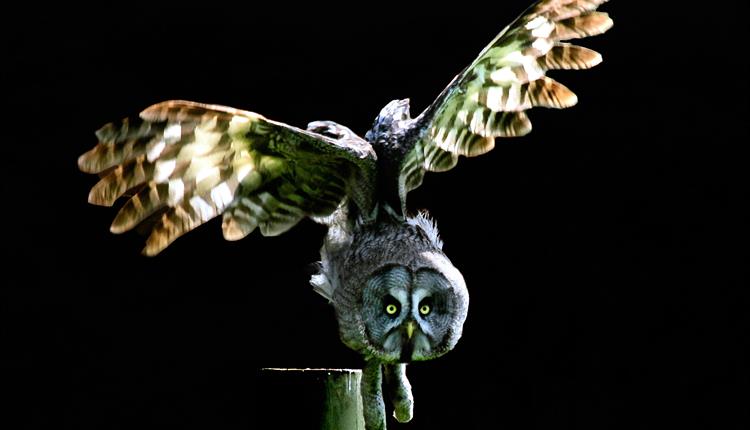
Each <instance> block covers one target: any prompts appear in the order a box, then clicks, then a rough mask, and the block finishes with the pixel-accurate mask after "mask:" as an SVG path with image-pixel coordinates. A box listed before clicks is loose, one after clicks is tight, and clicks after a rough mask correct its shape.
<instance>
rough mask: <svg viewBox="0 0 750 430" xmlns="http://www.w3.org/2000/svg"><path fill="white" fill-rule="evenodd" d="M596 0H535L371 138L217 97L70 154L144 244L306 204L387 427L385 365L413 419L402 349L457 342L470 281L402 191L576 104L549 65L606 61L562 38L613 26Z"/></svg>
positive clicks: (295, 216) (371, 407) (436, 348)
mask: <svg viewBox="0 0 750 430" xmlns="http://www.w3.org/2000/svg"><path fill="white" fill-rule="evenodd" d="M605 1H606V0H542V1H538V2H537V3H535V4H534V5H533V6H531V7H530V8H529V9H528V10H527V11H526V12H525V13H524V14H522V15H521V16H520V17H519V18H518V19H517V20H515V21H514V22H513V23H512V24H511V25H509V26H508V27H507V28H506V29H505V30H503V31H502V32H501V33H500V34H499V35H498V36H497V37H496V38H495V39H494V40H493V41H492V42H491V43H490V45H488V46H487V47H486V48H485V49H484V50H483V51H482V52H481V53H480V55H479V56H478V57H477V59H476V60H475V61H474V62H473V63H472V64H471V65H469V66H468V67H467V68H466V69H464V71H463V72H461V73H460V74H459V75H457V76H456V77H455V79H454V80H453V81H452V82H451V84H450V85H449V86H448V87H447V88H446V89H445V90H444V91H443V92H442V93H441V94H440V96H439V97H438V98H437V100H435V102H434V103H433V104H431V105H430V106H429V107H428V108H427V109H425V111H424V112H422V113H421V114H420V115H419V116H417V117H416V118H411V114H410V106H409V101H408V99H407V100H395V101H393V102H391V103H389V104H388V105H387V106H386V107H384V108H383V109H382V110H381V112H380V114H379V115H378V117H377V118H376V120H375V123H374V124H373V126H372V128H371V129H370V130H369V131H368V132H367V133H366V134H365V136H364V138H361V137H359V136H358V135H357V134H356V133H354V132H353V131H351V130H350V129H348V128H346V127H344V126H342V125H339V124H336V123H334V122H331V121H316V122H312V123H310V124H309V125H308V127H307V129H306V130H302V129H298V128H295V127H291V126H288V125H286V124H282V123H279V122H275V121H271V120H268V119H266V118H264V117H263V116H261V115H258V114H256V113H253V112H247V111H242V110H237V109H233V108H229V107H225V106H218V105H206V104H200V103H195V102H187V101H167V102H163V103H159V104H157V105H154V106H152V107H150V108H148V109H146V110H144V111H143V112H142V113H141V115H140V118H137V119H133V120H124V121H122V122H121V123H119V124H117V125H114V124H108V125H106V126H105V127H103V128H102V129H101V130H99V131H98V132H97V137H98V139H99V144H98V145H97V146H96V147H94V148H93V149H92V150H91V151H89V152H87V153H85V154H83V155H82V156H81V157H80V158H79V160H78V165H79V167H80V169H81V170H83V171H84V172H89V173H99V174H100V175H102V179H101V180H100V181H99V183H98V184H96V185H95V186H94V187H93V188H92V190H91V193H90V194H89V201H90V202H91V203H93V204H98V205H106V206H111V205H113V204H114V202H115V201H116V200H117V199H118V198H120V197H122V196H125V195H128V196H129V198H128V200H127V201H126V203H125V204H124V206H123V207H122V208H121V209H120V211H119V213H118V214H117V216H116V217H115V220H114V222H113V223H112V227H111V230H112V232H114V233H122V232H124V231H127V230H130V229H132V228H134V227H136V226H138V225H139V224H142V223H149V222H151V223H153V224H150V226H149V227H150V232H151V234H150V236H149V238H148V241H147V244H146V247H145V248H144V251H143V252H144V254H146V255H156V254H158V253H159V252H161V251H162V250H164V249H165V248H166V247H167V246H169V245H170V244H171V243H172V242H173V241H174V240H176V239H177V238H179V237H180V236H181V235H183V234H185V233H186V232H188V231H190V230H192V229H194V228H196V227H198V226H199V225H201V224H203V223H206V222H207V221H209V220H211V219H212V218H214V217H217V216H219V215H221V216H222V218H223V220H222V230H223V234H224V237H225V238H226V239H227V240H238V239H241V238H244V237H245V236H247V235H248V234H249V233H251V232H252V231H253V230H255V229H256V228H257V229H259V230H260V232H261V234H263V235H265V236H273V235H278V234H281V233H283V232H285V231H287V230H288V229H290V228H291V227H293V226H294V225H295V224H297V223H298V222H299V221H300V220H301V219H303V218H304V217H311V218H312V219H314V220H316V221H317V222H320V223H322V224H324V225H326V226H327V227H328V233H327V235H326V238H325V240H324V243H323V246H322V248H321V261H320V271H319V273H318V274H317V275H315V276H313V278H312V279H311V283H312V285H313V287H314V289H315V291H316V292H318V293H319V294H321V295H322V296H323V297H325V298H326V299H328V300H329V301H330V302H331V303H332V305H333V307H334V309H335V312H336V317H337V319H338V322H339V334H340V337H341V340H342V341H343V342H344V343H345V344H346V345H347V346H349V347H350V348H352V349H354V350H356V351H358V352H359V353H361V354H362V355H363V357H364V358H365V361H366V365H365V374H364V379H363V386H362V393H363V398H364V399H365V406H366V413H365V415H366V422H367V428H368V429H379V428H384V426H385V415H384V406H383V398H382V391H381V390H382V387H383V378H385V386H386V388H387V389H389V390H390V391H391V394H392V395H391V396H390V397H391V398H392V399H393V402H394V408H395V416H396V418H397V419H398V420H399V421H408V420H409V419H411V416H412V411H413V398H412V396H411V389H410V386H409V383H408V380H407V379H406V373H405V363H409V362H412V361H421V360H428V359H432V358H436V357H438V356H440V355H442V354H445V353H446V352H448V351H450V350H451V349H452V348H453V347H454V346H455V345H456V342H457V341H458V340H459V338H460V337H461V332H462V329H463V323H464V321H465V319H466V314H467V310H468V303H469V295H468V291H467V289H466V285H465V283H464V279H463V277H462V275H461V273H460V272H459V271H458V270H457V269H456V268H455V267H454V266H453V265H452V264H451V262H450V260H449V259H448V258H447V257H446V256H445V254H444V253H443V251H442V242H441V240H440V238H439V235H438V232H437V227H436V225H435V223H434V222H433V221H432V220H431V219H430V218H429V217H428V215H427V214H426V213H420V214H417V215H416V216H410V215H409V212H408V208H407V199H406V197H407V194H408V192H409V191H411V190H413V189H415V188H417V187H419V186H420V185H421V183H422V179H423V177H424V174H425V172H443V171H446V170H450V169H452V168H453V167H454V166H455V165H456V163H457V162H458V158H459V156H466V157H473V156H477V155H481V154H484V153H486V152H487V151H489V150H491V149H492V148H493V147H494V145H495V138H505V137H516V136H523V135H525V134H527V133H528V132H530V131H531V122H530V121H529V118H528V116H527V115H526V113H525V111H526V110H528V109H530V108H532V107H535V106H541V107H549V108H565V107H569V106H572V105H573V104H575V103H576V102H577V98H576V96H575V94H574V93H573V92H572V91H570V90H569V89H568V88H566V87H565V86H563V85H562V84H559V83H558V82H556V81H554V80H552V79H551V78H549V77H547V76H546V72H547V71H549V70H553V69H586V68H589V67H593V66H595V65H597V64H599V63H600V62H601V56H599V54H598V53H596V52H594V51H591V50H589V49H586V48H582V47H579V46H575V45H570V44H567V43H563V42H562V41H564V40H568V39H575V38H581V37H586V36H590V35H595V34H600V33H603V32H604V31H606V30H607V29H608V28H609V27H610V26H611V25H612V21H611V20H610V19H609V18H608V17H607V15H606V14H604V13H601V12H596V11H595V10H596V8H597V7H598V6H599V5H600V4H602V3H604V2H605Z"/></svg>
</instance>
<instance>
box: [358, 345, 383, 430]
mask: <svg viewBox="0 0 750 430" xmlns="http://www.w3.org/2000/svg"><path fill="white" fill-rule="evenodd" d="M360 388H361V393H362V413H363V415H364V417H365V429H366V430H385V403H384V402H383V372H382V369H381V364H380V361H378V360H376V359H374V358H371V359H368V360H366V361H365V367H364V369H362V385H361V387H360Z"/></svg>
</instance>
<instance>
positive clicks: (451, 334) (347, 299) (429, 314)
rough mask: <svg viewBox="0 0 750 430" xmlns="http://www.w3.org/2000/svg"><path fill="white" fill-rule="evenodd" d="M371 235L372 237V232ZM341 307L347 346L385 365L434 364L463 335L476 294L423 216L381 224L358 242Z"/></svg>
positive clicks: (339, 296) (341, 290)
mask: <svg viewBox="0 0 750 430" xmlns="http://www.w3.org/2000/svg"><path fill="white" fill-rule="evenodd" d="M367 233H369V234H367ZM352 248H353V251H352V253H351V254H350V255H349V257H348V258H347V262H346V264H345V266H346V269H345V270H347V271H348V272H350V273H354V274H355V275H354V276H351V277H348V278H347V277H343V278H344V279H343V280H344V282H343V283H342V285H339V287H338V288H336V294H335V300H334V305H335V307H336V311H337V312H336V313H337V316H338V320H339V331H340V333H341V338H342V340H343V341H344V343H345V344H347V345H348V346H350V347H351V348H353V349H355V350H358V351H359V352H361V353H363V354H365V355H368V356H371V357H375V358H377V359H379V360H381V361H384V362H403V363H406V362H411V361H423V360H430V359H433V358H436V357H439V356H441V355H443V354H445V353H446V352H448V351H450V350H451V349H453V347H454V346H455V345H456V342H458V339H459V338H460V337H461V333H462V329H463V324H464V321H465V320H466V313H467V310H468V302H469V296H468V292H467V290H466V284H465V282H464V279H463V276H461V273H460V272H459V271H458V270H457V269H456V268H455V267H454V266H453V264H451V262H450V260H448V258H447V257H446V256H445V254H443V252H442V249H441V248H442V243H441V242H440V240H439V239H438V236H437V230H436V228H435V225H434V224H433V223H432V222H431V221H429V219H427V218H426V216H421V217H418V219H417V218H415V219H412V220H410V221H409V222H407V223H404V224H401V225H398V226H394V225H388V226H378V227H375V228H374V229H373V231H370V232H366V234H364V235H363V236H362V239H361V240H359V241H357V240H355V242H354V244H353V246H352Z"/></svg>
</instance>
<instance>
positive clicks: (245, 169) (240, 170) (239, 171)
mask: <svg viewBox="0 0 750 430" xmlns="http://www.w3.org/2000/svg"><path fill="white" fill-rule="evenodd" d="M253 170H254V168H253V165H252V163H249V162H248V163H243V164H240V165H239V166H237V167H235V172H236V173H235V175H237V181H238V182H242V180H243V179H245V176H247V175H248V173H250V172H252V171H253Z"/></svg>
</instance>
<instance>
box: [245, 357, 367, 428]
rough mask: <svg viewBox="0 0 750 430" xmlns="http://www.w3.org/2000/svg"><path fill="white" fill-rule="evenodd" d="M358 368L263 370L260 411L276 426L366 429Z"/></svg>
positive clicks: (259, 388) (360, 373)
mask: <svg viewBox="0 0 750 430" xmlns="http://www.w3.org/2000/svg"><path fill="white" fill-rule="evenodd" d="M361 377H362V371H361V370H358V369H279V368H265V369H262V370H261V372H260V384H259V386H258V394H259V395H258V400H259V406H260V408H259V411H261V414H262V415H263V417H262V418H263V419H267V420H268V424H270V423H273V424H274V426H275V427H276V428H304V429H323V430H340V429H351V430H364V428H365V424H364V418H363V416H362V396H361V394H360V381H361Z"/></svg>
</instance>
